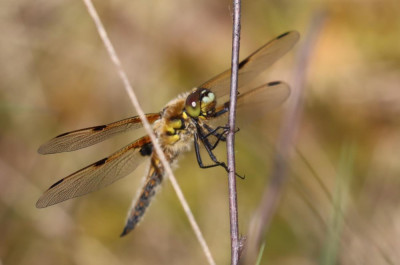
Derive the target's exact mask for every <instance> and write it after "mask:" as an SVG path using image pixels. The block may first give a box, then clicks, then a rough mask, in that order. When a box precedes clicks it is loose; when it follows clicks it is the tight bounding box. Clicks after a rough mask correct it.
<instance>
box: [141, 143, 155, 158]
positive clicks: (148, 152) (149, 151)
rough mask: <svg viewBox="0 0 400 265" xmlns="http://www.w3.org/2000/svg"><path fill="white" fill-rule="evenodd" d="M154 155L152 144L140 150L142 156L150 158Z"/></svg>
mask: <svg viewBox="0 0 400 265" xmlns="http://www.w3.org/2000/svg"><path fill="white" fill-rule="evenodd" d="M152 153H153V145H152V144H151V143H147V144H145V145H143V146H142V148H140V154H141V155H142V156H149V155H151V154H152Z"/></svg>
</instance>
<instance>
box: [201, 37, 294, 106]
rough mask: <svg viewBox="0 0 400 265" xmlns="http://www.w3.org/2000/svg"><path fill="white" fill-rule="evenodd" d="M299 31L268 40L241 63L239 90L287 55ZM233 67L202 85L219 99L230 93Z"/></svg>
mask: <svg viewBox="0 0 400 265" xmlns="http://www.w3.org/2000/svg"><path fill="white" fill-rule="evenodd" d="M299 37H300V35H299V33H298V32H297V31H290V32H286V33H284V34H282V35H280V36H278V37H276V38H275V39H273V40H272V41H270V42H268V43H267V44H265V45H264V46H262V47H261V48H259V49H258V50H257V51H255V52H254V53H252V54H251V55H250V56H249V57H247V58H246V59H244V60H243V61H241V62H240V63H239V72H238V77H239V83H238V90H239V91H240V92H245V91H243V90H241V88H243V87H244V86H245V85H246V84H248V83H249V82H251V81H252V80H253V79H254V78H256V77H257V76H258V75H259V74H260V73H262V72H263V71H264V70H266V69H267V68H268V67H269V66H271V65H272V64H273V63H275V62H276V61H277V60H278V59H279V58H281V57H282V56H283V55H285V54H286V53H287V52H288V51H289V50H290V49H292V47H293V46H294V45H295V44H296V42H297V41H298V40H299ZM230 75H231V69H228V70H226V71H225V72H223V73H221V74H219V75H217V76H215V77H214V78H212V79H210V80H209V81H207V82H205V83H204V84H202V85H201V86H200V87H203V88H208V89H210V90H211V91H212V92H214V94H215V95H216V96H217V99H218V100H221V98H222V97H223V96H225V95H228V94H229V87H230Z"/></svg>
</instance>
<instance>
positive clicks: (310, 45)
mask: <svg viewBox="0 0 400 265" xmlns="http://www.w3.org/2000/svg"><path fill="white" fill-rule="evenodd" d="M324 18H325V14H324V13H317V14H316V15H315V16H314V18H313V19H312V21H311V24H310V27H309V32H308V35H307V36H306V37H305V43H304V44H303V45H302V47H301V49H300V52H299V57H298V61H297V68H296V69H295V72H294V78H293V79H294V80H293V94H292V95H293V96H292V101H291V104H290V105H289V106H288V111H287V113H286V116H285V117H284V120H283V124H282V128H281V133H280V137H279V140H278V143H277V151H276V156H275V159H274V162H273V169H272V172H271V178H270V179H271V180H270V182H269V183H268V185H267V186H266V188H265V191H264V193H263V197H262V199H261V202H260V205H259V207H258V210H257V212H256V214H255V216H254V218H253V220H252V222H251V224H250V229H249V238H248V249H247V252H246V264H254V261H255V258H256V257H257V253H258V250H259V246H260V243H261V239H262V237H263V236H264V234H265V232H266V231H268V229H269V227H270V225H271V221H272V218H273V216H274V215H275V212H276V209H277V207H278V205H279V202H280V198H281V195H282V190H283V187H284V184H285V181H286V178H287V176H286V175H287V167H288V165H287V161H288V159H289V157H290V155H291V151H292V143H293V141H294V138H295V136H296V133H297V130H298V126H299V123H300V119H301V113H302V109H303V94H304V93H303V91H304V86H305V78H306V69H307V67H308V63H309V59H310V56H311V54H312V51H313V49H314V46H315V43H316V40H317V38H318V36H319V33H320V30H321V28H322V25H323V21H324Z"/></svg>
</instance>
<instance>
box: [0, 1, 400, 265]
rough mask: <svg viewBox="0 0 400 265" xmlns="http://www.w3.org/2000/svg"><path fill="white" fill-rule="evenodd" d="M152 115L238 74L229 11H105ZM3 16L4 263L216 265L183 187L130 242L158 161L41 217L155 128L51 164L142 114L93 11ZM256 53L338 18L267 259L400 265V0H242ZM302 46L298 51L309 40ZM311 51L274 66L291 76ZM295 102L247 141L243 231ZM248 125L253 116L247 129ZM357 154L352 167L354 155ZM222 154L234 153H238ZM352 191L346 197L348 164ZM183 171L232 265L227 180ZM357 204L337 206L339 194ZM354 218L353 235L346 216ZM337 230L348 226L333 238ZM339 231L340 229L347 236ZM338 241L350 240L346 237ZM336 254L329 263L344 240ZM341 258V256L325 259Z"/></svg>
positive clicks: (315, 77)
mask: <svg viewBox="0 0 400 265" xmlns="http://www.w3.org/2000/svg"><path fill="white" fill-rule="evenodd" d="M94 4H95V6H96V8H97V9H98V12H99V14H100V17H101V18H102V20H103V23H104V24H105V27H106V29H107V31H108V34H109V36H110V38H111V40H112V42H113V43H114V45H115V48H116V50H117V52H118V54H119V55H120V57H121V59H122V64H123V66H124V68H125V69H126V71H127V73H128V75H129V79H130V81H131V82H132V84H133V87H134V88H135V90H136V93H137V94H138V97H139V99H140V102H141V104H142V106H143V108H144V110H145V111H146V112H155V111H158V110H160V109H161V108H162V107H163V106H164V104H165V103H167V102H168V101H169V100H170V99H172V98H174V97H175V96H176V95H178V94H179V93H182V92H185V91H187V90H189V89H191V88H192V87H194V86H196V85H198V84H201V83H202V82H203V81H206V80H207V79H208V78H210V77H212V76H214V75H215V74H217V73H219V72H221V71H223V70H225V69H226V68H228V66H229V60H230V52H231V9H232V8H231V4H230V2H229V1H213V0H206V1H185V0H177V1H160V0H158V1H121V0H113V1H96V2H95V3H94ZM1 6H2V8H1V9H0V22H1V23H0V29H1V32H2V34H1V41H0V235H1V236H0V264H7V265H9V264H10V265H11V264H13V265H14V264H18V265H25V264H29V265H35V264H41V265H46V264H205V263H206V259H205V257H204V256H203V253H202V252H201V250H200V247H199V244H198V242H197V241H196V239H195V237H194V234H193V232H192V230H191V229H190V226H189V224H188V221H187V220H186V217H185V215H184V213H183V211H182V209H181V206H180V204H179V202H178V201H177V198H176V195H175V193H174V191H173V189H172V188H171V186H170V184H169V183H168V182H167V183H164V185H163V188H162V189H161V190H160V192H159V194H158V195H157V196H156V197H155V200H154V202H153V204H152V205H151V207H150V208H149V210H148V212H147V214H146V216H145V218H144V221H143V222H142V223H141V224H140V225H139V227H137V228H136V229H135V230H134V231H133V233H131V234H129V235H128V236H127V237H125V238H119V237H118V236H119V234H120V232H121V231H122V228H123V225H124V221H125V216H126V211H127V209H128V208H129V206H130V203H131V199H132V198H133V197H134V196H135V194H136V189H137V188H138V187H139V186H140V182H141V178H142V176H143V174H144V171H145V167H144V166H143V167H141V168H139V169H138V170H137V171H135V173H133V174H131V175H130V176H129V177H127V178H125V179H123V180H121V181H119V182H117V183H115V184H113V185H112V186H110V187H109V188H106V189H104V190H102V191H99V192H95V193H93V194H90V195H87V196H84V197H81V198H78V199H74V200H70V201H68V202H65V203H62V204H60V205H57V206H52V207H49V208H46V209H41V210H38V209H36V208H35V207H34V205H35V202H36V200H37V199H38V197H39V196H40V194H41V193H42V192H43V191H44V190H45V189H46V188H47V187H48V186H50V185H51V184H52V183H54V182H55V181H57V180H58V179H60V178H61V177H64V176H66V175H68V174H70V173H71V172H74V171H75V170H77V169H79V168H81V167H83V166H85V165H87V164H89V163H91V162H93V161H96V160H98V159H100V158H103V157H105V156H106V155H107V154H109V153H111V152H113V151H115V150H117V149H119V148H120V147H122V146H123V145H125V144H127V143H129V141H132V140H133V139H136V138H137V137H139V136H140V135H141V134H142V133H144V132H143V131H139V132H134V133H129V134H127V135H124V136H121V137H117V138H116V139H113V140H109V141H107V142H105V143H102V144H99V145H98V146H95V147H91V148H87V149H84V150H81V151H77V152H74V154H68V153H66V154H58V155H52V156H41V155H38V154H37V152H36V150H37V148H38V147H39V145H40V144H41V143H44V142H45V141H47V140H48V139H50V138H51V137H54V136H55V135H58V134H60V133H63V132H66V131H70V130H74V129H78V128H83V127H88V126H93V125H98V124H104V123H108V122H111V121H115V120H119V119H122V118H125V117H129V116H133V115H136V113H135V112H134V109H133V107H132V105H131V103H130V101H129V99H128V97H127V96H126V94H125V91H124V89H123V87H122V82H121V81H120V79H119V78H118V75H117V73H116V70H115V68H114V67H113V65H112V63H111V61H110V59H109V57H108V55H107V53H106V51H105V48H104V46H103V44H102V43H101V41H100V39H99V36H98V34H97V31H96V29H95V27H94V24H93V22H92V20H91V18H90V17H89V15H88V13H87V11H86V8H85V6H84V4H83V2H81V1H75V2H72V1H64V0H60V1H43V0H39V1H34V2H32V1H26V0H22V1H6V2H3V3H2V4H1ZM242 9H243V15H242V39H241V41H242V42H241V48H242V50H241V55H243V56H242V58H243V57H244V56H245V55H247V54H248V53H249V52H252V51H254V50H255V49H256V48H258V47H259V46H261V45H262V44H264V43H265V42H267V41H268V40H270V39H272V38H273V37H275V36H277V35H278V34H280V33H283V32H285V31H288V30H298V31H299V32H300V33H301V35H302V36H305V34H306V30H307V29H308V26H309V23H310V21H311V18H312V17H313V15H314V14H315V13H316V12H319V11H325V12H326V16H327V17H326V21H325V24H324V25H323V28H322V31H321V35H320V37H319V40H318V43H317V45H316V49H315V51H314V53H313V54H312V58H311V63H310V68H309V69H308V74H307V83H306V101H305V109H304V113H303V117H302V120H301V127H300V130H299V134H298V136H297V138H296V148H297V149H298V150H299V153H300V154H301V156H300V155H299V154H298V153H294V155H293V157H292V159H291V161H290V172H291V173H290V178H289V182H288V183H287V187H286V189H285V193H284V195H283V200H282V203H281V205H280V207H279V211H278V213H277V216H276V217H275V219H274V222H273V224H272V227H271V229H270V231H269V233H268V235H267V243H266V246H265V249H264V255H263V258H262V261H261V264H285V265H286V264H297V265H302V264H328V262H326V263H321V260H324V256H323V255H334V256H333V257H332V256H329V260H330V261H332V260H336V262H337V264H374V265H376V264H397V263H398V261H399V260H400V254H399V252H398V251H397V249H398V248H399V247H400V242H399V238H400V231H399V226H398V224H399V222H400V214H399V212H400V211H399V205H400V204H399V202H400V193H399V190H400V178H399V176H400V162H399V157H400V151H399V150H400V118H399V117H400V67H399V66H400V45H399V43H400V35H399V32H400V16H399V14H400V5H399V2H398V0H382V1H372V0H366V1H350V0H347V1H322V0H321V1H275V0H274V1H266V0H258V1H243V3H242ZM301 44H302V42H300V43H299V45H301ZM296 51H297V49H295V50H294V51H292V52H290V54H289V55H288V56H286V57H285V58H283V59H282V60H281V61H280V62H279V63H277V64H276V65H275V66H274V67H272V68H271V70H270V71H269V72H268V79H269V80H279V79H282V80H285V81H287V82H289V83H290V82H291V78H292V74H293V68H294V67H295V63H296V60H295V58H296ZM283 111H284V108H282V109H281V111H275V112H273V113H270V114H268V115H267V116H265V117H264V118H262V119H260V120H256V121H254V123H252V124H249V123H246V122H242V123H239V127H240V128H241V131H240V133H238V134H237V164H238V172H240V173H241V172H244V174H245V175H246V179H245V180H244V181H241V180H238V196H239V201H238V203H239V219H240V231H241V233H242V234H243V235H245V234H246V233H247V229H248V225H249V222H250V220H251V217H252V214H253V213H254V210H255V209H256V207H257V205H258V202H259V200H260V198H261V195H262V192H263V188H264V185H265V184H266V183H267V181H268V174H269V172H270V165H271V160H272V157H273V155H274V142H275V141H276V138H277V134H278V132H279V124H280V120H281V117H282V113H283ZM243 120H244V121H246V118H245V119H243ZM348 145H351V146H352V147H353V148H354V152H353V153H352V156H351V157H350V158H349V159H350V160H349V161H347V162H346V161H344V162H343V159H344V158H346V157H347V156H346V155H345V154H343V152H342V150H343V149H345V148H346V146H348ZM220 149H221V150H218V152H217V153H218V154H219V156H220V157H222V158H224V157H225V155H224V152H225V151H224V148H220ZM350 162H351V163H352V164H351V165H348V168H349V169H351V170H348V171H346V172H345V173H344V174H346V177H347V178H349V179H351V181H349V182H348V183H347V184H348V186H346V187H342V189H343V190H339V191H338V190H337V189H338V188H340V187H341V185H338V181H340V179H341V178H340V177H341V176H340V174H341V173H343V171H341V168H340V167H341V165H343V163H344V164H346V163H347V164H348V163H350ZM175 173H176V176H177V178H178V180H179V182H180V184H181V186H182V189H183V191H184V193H185V195H186V197H187V199H188V201H189V204H190V206H191V207H192V210H193V211H194V214H195V216H196V218H197V221H198V222H199V225H200V227H201V229H202V231H203V233H204V236H205V238H206V240H207V242H208V244H209V246H210V248H211V251H212V253H213V255H214V257H215V259H216V262H217V264H227V263H228V262H229V260H230V258H229V255H230V242H229V218H228V197H227V192H228V191H227V178H226V173H225V172H224V171H223V170H221V169H209V170H201V169H199V168H198V166H197V163H196V160H195V156H194V154H193V153H188V154H186V155H184V156H183V158H181V159H180V162H179V167H178V168H177V169H176V170H175ZM340 192H342V193H346V194H345V195H343V196H344V197H345V198H346V207H345V208H344V209H340V211H339V210H338V209H335V207H334V205H336V204H335V200H334V198H335V196H336V194H340ZM337 215H339V217H342V218H344V219H343V224H342V227H341V228H340V229H337V230H335V229H336V228H335V227H334V225H333V224H332V220H333V218H337ZM332 231H337V233H336V234H333V235H332V233H331V232H332ZM339 231H340V233H339ZM335 237H336V238H335ZM332 243H334V244H337V245H336V246H334V247H336V250H335V252H333V254H332V252H331V253H327V252H326V251H329V248H328V247H327V246H328V245H329V244H332ZM325 257H328V256H325Z"/></svg>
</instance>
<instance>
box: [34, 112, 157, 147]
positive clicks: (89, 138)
mask: <svg viewBox="0 0 400 265" xmlns="http://www.w3.org/2000/svg"><path fill="white" fill-rule="evenodd" d="M146 117H147V119H148V120H149V122H150V123H153V122H155V121H156V120H158V119H160V114H159V113H151V114H146ZM142 126H143V125H142V121H141V120H140V118H139V116H135V117H131V118H127V119H124V120H120V121H117V122H113V123H110V124H106V125H99V126H94V127H89V128H85V129H80V130H76V131H72V132H67V133H63V134H60V135H59V136H57V137H55V138H53V139H51V140H50V141H48V142H47V143H45V144H43V145H42V146H40V148H39V150H38V152H39V153H40V154H54V153H61V152H70V151H75V150H78V149H81V148H85V147H88V146H91V145H94V144H97V143H99V142H102V141H104V140H107V139H108V138H110V137H112V136H114V135H116V134H119V133H122V132H126V131H128V130H133V129H139V128H141V127H142Z"/></svg>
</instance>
